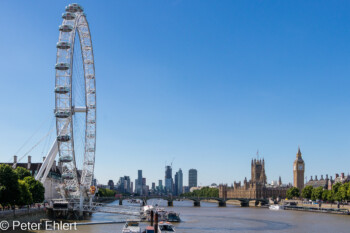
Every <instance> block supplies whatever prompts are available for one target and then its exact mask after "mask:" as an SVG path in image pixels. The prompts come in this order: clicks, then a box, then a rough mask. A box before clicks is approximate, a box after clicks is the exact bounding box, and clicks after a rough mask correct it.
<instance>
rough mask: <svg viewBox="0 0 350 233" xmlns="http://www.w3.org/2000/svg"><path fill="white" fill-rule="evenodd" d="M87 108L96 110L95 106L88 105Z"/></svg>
mask: <svg viewBox="0 0 350 233" xmlns="http://www.w3.org/2000/svg"><path fill="white" fill-rule="evenodd" d="M88 108H89V109H96V105H93V104H90V105H89V106H88Z"/></svg>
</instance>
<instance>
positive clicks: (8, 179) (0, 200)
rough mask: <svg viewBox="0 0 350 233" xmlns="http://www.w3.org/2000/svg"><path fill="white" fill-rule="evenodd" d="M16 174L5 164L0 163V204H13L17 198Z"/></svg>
mask: <svg viewBox="0 0 350 233" xmlns="http://www.w3.org/2000/svg"><path fill="white" fill-rule="evenodd" d="M19 195H20V194H19V185H18V176H17V174H16V173H15V172H14V170H13V169H12V167H10V166H9V165H7V164H2V165H0V204H1V205H2V206H3V207H4V206H7V205H14V204H16V202H17V201H18V200H19Z"/></svg>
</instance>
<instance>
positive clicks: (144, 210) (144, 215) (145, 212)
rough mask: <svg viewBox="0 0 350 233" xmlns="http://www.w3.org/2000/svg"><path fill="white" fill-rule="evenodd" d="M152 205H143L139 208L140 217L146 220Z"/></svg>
mask: <svg viewBox="0 0 350 233" xmlns="http://www.w3.org/2000/svg"><path fill="white" fill-rule="evenodd" d="M153 209H154V207H153V205H145V206H143V207H142V208H141V212H140V214H141V219H142V220H146V219H147V218H150V215H151V210H153Z"/></svg>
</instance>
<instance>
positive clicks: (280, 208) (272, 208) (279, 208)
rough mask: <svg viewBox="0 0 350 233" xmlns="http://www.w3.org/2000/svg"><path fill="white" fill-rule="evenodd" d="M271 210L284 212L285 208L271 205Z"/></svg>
mask: <svg viewBox="0 0 350 233" xmlns="http://www.w3.org/2000/svg"><path fill="white" fill-rule="evenodd" d="M269 209H270V210H283V209H284V206H283V205H270V206H269Z"/></svg>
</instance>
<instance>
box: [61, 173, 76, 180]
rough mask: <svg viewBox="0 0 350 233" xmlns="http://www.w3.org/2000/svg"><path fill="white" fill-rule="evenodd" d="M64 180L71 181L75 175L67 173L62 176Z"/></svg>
mask: <svg viewBox="0 0 350 233" xmlns="http://www.w3.org/2000/svg"><path fill="white" fill-rule="evenodd" d="M62 179H65V180H71V179H74V175H73V174H72V173H66V174H63V175H62Z"/></svg>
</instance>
